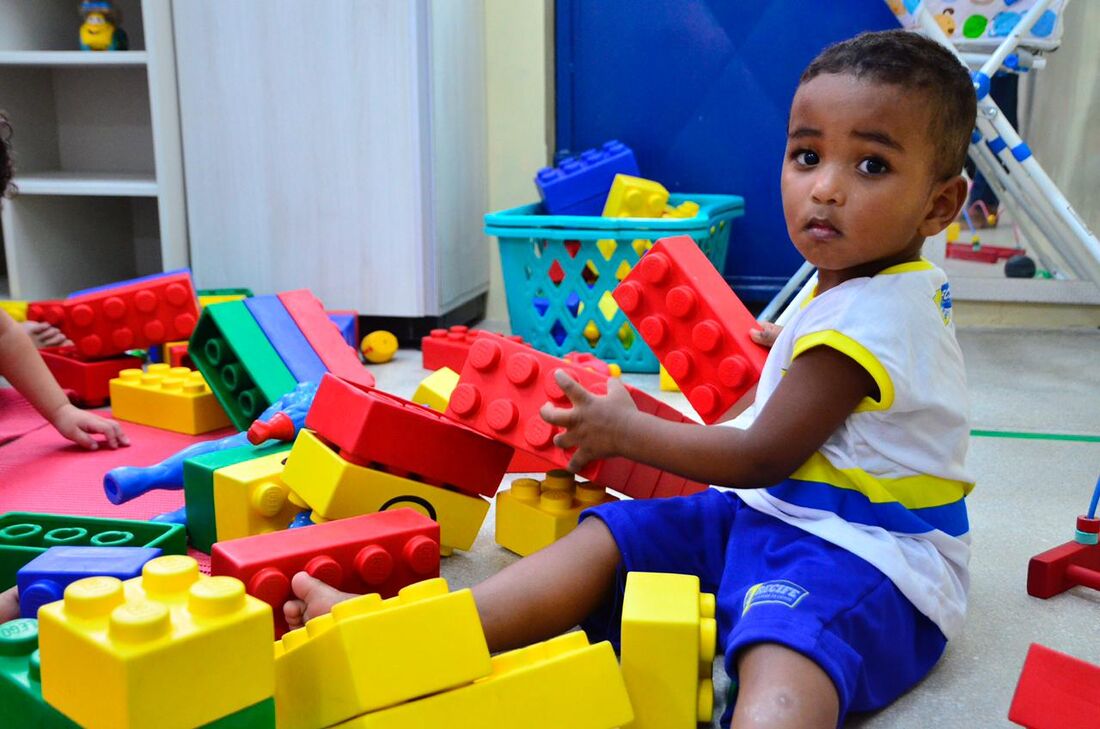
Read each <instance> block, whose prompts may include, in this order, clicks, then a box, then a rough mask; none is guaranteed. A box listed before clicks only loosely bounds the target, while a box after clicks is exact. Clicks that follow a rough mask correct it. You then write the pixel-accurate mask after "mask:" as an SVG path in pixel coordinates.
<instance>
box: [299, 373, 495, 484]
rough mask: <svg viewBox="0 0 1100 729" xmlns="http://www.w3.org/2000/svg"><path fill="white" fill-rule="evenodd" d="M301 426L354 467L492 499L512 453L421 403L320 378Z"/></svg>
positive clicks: (327, 378)
mask: <svg viewBox="0 0 1100 729" xmlns="http://www.w3.org/2000/svg"><path fill="white" fill-rule="evenodd" d="M306 427H307V428H309V429H311V430H313V431H315V432H316V433H317V435H318V436H320V437H321V438H322V439H323V440H325V441H327V442H329V443H332V444H335V445H336V446H338V447H339V448H340V455H341V456H343V457H344V458H345V459H346V460H349V461H351V462H353V463H356V464H358V465H362V466H367V467H369V468H374V469H380V470H383V471H386V472H388V473H392V474H394V475H397V476H402V477H405V478H415V479H416V480H417V481H423V482H425V483H428V484H431V485H433V486H449V487H454V488H456V489H458V490H459V491H462V492H464V493H466V494H469V495H471V496H476V495H478V494H481V495H483V496H488V497H490V498H492V496H493V494H495V493H496V492H497V488H498V487H499V486H500V482H501V479H503V478H504V473H505V469H506V468H507V467H508V462H509V461H510V460H511V458H512V449H511V448H509V447H508V446H507V445H505V444H504V443H500V442H498V441H495V440H493V439H492V438H486V437H485V436H484V435H482V434H481V433H479V432H477V431H476V430H473V429H472V428H468V427H466V426H464V425H460V424H459V423H456V422H455V421H454V420H451V419H450V418H448V417H446V416H444V415H442V414H441V413H437V412H436V411H434V410H431V409H429V408H426V407H424V406H422V405H417V404H416V403H412V402H409V401H408V400H404V399H402V398H400V397H397V396H396V395H390V394H389V393H385V392H382V391H380V390H375V389H372V388H363V387H360V386H358V385H356V384H354V383H351V382H347V381H345V380H341V379H340V378H338V377H333V376H332V375H325V376H324V377H323V378H322V379H321V385H320V387H318V388H317V394H316V396H314V398H313V405H312V406H311V407H310V409H309V413H308V414H307V415H306Z"/></svg>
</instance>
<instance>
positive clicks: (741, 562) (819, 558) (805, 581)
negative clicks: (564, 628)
mask: <svg viewBox="0 0 1100 729" xmlns="http://www.w3.org/2000/svg"><path fill="white" fill-rule="evenodd" d="M590 516H591V517H597V518H599V519H600V520H602V521H603V522H604V523H605V524H606V525H607V526H608V528H609V529H610V530H611V534H612V535H613V536H614V538H615V542H616V544H618V547H619V551H620V552H621V553H622V562H621V564H620V570H619V579H618V587H617V589H616V590H615V591H614V593H613V596H612V598H611V599H610V600H609V601H608V603H607V604H605V605H604V606H602V607H601V608H600V609H599V610H597V611H596V612H595V613H594V614H593V615H591V616H590V617H589V618H588V620H587V621H585V624H584V626H583V627H584V629H585V631H586V632H588V634H589V636H590V637H591V638H592V639H593V640H603V639H608V640H611V642H612V643H613V644H614V645H615V646H616V648H618V642H619V641H618V639H619V623H620V622H621V620H622V604H621V603H622V594H623V588H624V587H625V583H626V573H627V572H634V571H638V572H676V573H681V574H691V575H696V576H698V577H699V579H700V582H701V586H702V589H703V591H704V592H713V593H714V594H715V596H716V598H717V607H718V610H717V618H718V649H719V651H720V652H722V653H724V654H725V656H726V659H725V660H726V671H727V672H728V673H729V675H730V678H731V681H733V682H734V684H736V667H737V660H736V658H737V653H738V652H739V651H740V650H742V649H743V648H746V647H748V646H750V645H753V644H756V643H778V644H780V645H784V646H787V647H788V648H791V649H793V650H796V651H798V652H799V653H802V654H803V655H805V656H807V657H808V658H810V659H811V660H812V661H814V662H815V663H816V664H817V665H819V666H820V667H821V668H822V670H824V671H825V672H826V673H827V674H828V675H829V677H830V678H831V679H832V680H833V683H834V684H835V686H836V690H837V694H838V696H839V698H840V722H843V721H844V717H845V716H846V715H847V713H848V712H849V711H871V710H875V709H879V708H882V707H884V706H886V705H888V704H890V703H891V702H892V701H894V700H895V699H897V698H898V697H899V696H901V695H902V694H903V693H905V692H906V691H908V690H909V689H910V688H912V687H913V686H914V685H915V684H916V683H917V682H918V681H920V680H921V679H922V678H924V676H925V675H927V674H928V672H929V671H930V670H931V669H932V666H933V665H935V663H936V661H937V660H939V657H940V655H942V653H943V650H944V647H945V646H946V644H947V639H946V638H944V636H943V633H942V632H940V630H939V628H938V627H936V624H935V623H933V622H932V621H931V620H929V619H928V618H927V617H925V616H924V615H923V614H922V613H921V612H919V611H918V610H917V609H916V608H914V607H913V605H912V604H911V603H910V602H909V601H908V600H907V599H906V598H905V597H904V596H903V595H902V594H901V593H900V592H899V591H898V589H897V588H896V587H895V586H894V583H893V582H891V581H890V580H889V579H888V578H887V577H886V576H885V575H884V574H883V573H882V572H880V571H879V570H878V569H877V568H875V567H874V566H872V565H871V564H870V563H869V562H866V561H865V560H863V559H862V558H860V557H857V556H855V555H854V554H852V553H851V552H848V551H846V550H844V549H842V548H840V547H837V546H836V545H834V544H832V543H830V542H826V541H825V540H823V539H821V538H820V537H817V536H815V535H813V534H810V533H809V532H805V531H803V530H801V529H798V528H797V527H793V526H791V525H789V524H787V523H785V522H782V521H779V520H778V519H776V518H774V517H771V516H768V515H766V514H762V513H760V512H758V511H756V510H755V509H752V508H751V507H749V506H746V505H745V503H744V502H743V501H741V499H740V498H738V496H737V495H736V494H734V493H731V492H724V491H717V490H715V489H708V490H706V491H704V492H702V493H699V494H695V495H693V496H688V497H676V498H671V499H649V500H643V501H621V502H617V503H611V504H604V505H602V506H597V507H594V508H591V509H588V510H586V511H584V512H583V513H582V514H581V517H580V518H581V519H582V520H583V519H585V518H586V517H590ZM732 703H733V702H732V701H730V702H729V705H727V707H726V712H725V714H724V715H723V717H722V726H729V721H730V716H731V715H732Z"/></svg>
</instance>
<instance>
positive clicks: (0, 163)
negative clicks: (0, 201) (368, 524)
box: [0, 111, 15, 198]
mask: <svg viewBox="0 0 1100 729" xmlns="http://www.w3.org/2000/svg"><path fill="white" fill-rule="evenodd" d="M14 174H15V173H14V172H13V171H12V165H11V123H10V122H9V121H8V118H7V117H6V116H4V112H2V111H0V198H3V197H6V196H7V195H8V193H10V192H14V191H15V187H14V185H12V184H11V178H12V176H13V175H14Z"/></svg>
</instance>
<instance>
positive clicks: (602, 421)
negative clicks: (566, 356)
mask: <svg viewBox="0 0 1100 729" xmlns="http://www.w3.org/2000/svg"><path fill="white" fill-rule="evenodd" d="M554 379H555V380H556V381H557V383H558V386H559V387H561V389H562V391H563V392H564V393H565V395H566V397H568V398H569V401H570V402H571V403H573V407H572V408H556V407H554V406H553V405H551V404H550V403H547V404H545V405H543V406H542V410H540V411H539V414H540V415H541V416H542V419H543V420H545V421H546V422H548V423H550V424H551V425H559V426H561V427H564V428H566V430H565V432H564V433H558V434H557V435H556V436H554V445H556V446H558V447H559V448H566V449H568V448H574V447H575V448H576V449H577V450H576V452H575V453H574V454H573V457H572V458H571V459H570V461H569V470H570V471H572V472H573V473H577V472H579V471H581V470H582V469H583V468H584V467H585V466H587V465H588V464H589V463H591V462H592V461H597V460H599V459H601V458H606V457H608V456H613V455H616V454H617V453H619V452H620V450H621V448H620V446H619V443H620V440H619V439H620V437H621V436H622V434H623V432H624V431H625V430H626V429H627V426H626V423H627V421H628V420H630V418H631V417H633V416H634V414H635V413H637V412H638V408H637V407H636V406H635V405H634V400H632V399H631V397H630V393H629V392H627V391H626V387H625V386H624V385H623V383H622V382H620V381H619V380H618V379H617V378H615V377H611V378H608V380H607V394H606V395H602V396H601V395H593V394H592V393H591V392H589V391H588V390H586V389H584V388H583V387H581V385H580V384H579V383H578V382H577V381H576V380H574V379H573V378H572V377H570V376H569V375H567V374H566V373H565V372H564V371H563V370H557V371H556V372H555V373H554Z"/></svg>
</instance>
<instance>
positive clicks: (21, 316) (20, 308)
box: [0, 299, 30, 321]
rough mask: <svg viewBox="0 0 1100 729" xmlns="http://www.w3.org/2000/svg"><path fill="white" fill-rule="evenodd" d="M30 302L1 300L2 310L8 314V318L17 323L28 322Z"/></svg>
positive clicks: (0, 307)
mask: <svg viewBox="0 0 1100 729" xmlns="http://www.w3.org/2000/svg"><path fill="white" fill-rule="evenodd" d="M29 305H30V302H27V301H14V300H11V299H0V309H3V310H4V311H6V312H8V316H10V317H11V318H12V319H15V320H16V321H26V320H27V307H28V306H29Z"/></svg>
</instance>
